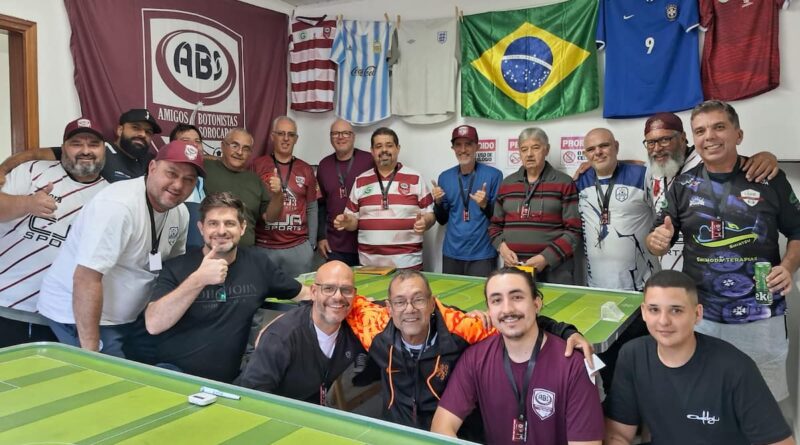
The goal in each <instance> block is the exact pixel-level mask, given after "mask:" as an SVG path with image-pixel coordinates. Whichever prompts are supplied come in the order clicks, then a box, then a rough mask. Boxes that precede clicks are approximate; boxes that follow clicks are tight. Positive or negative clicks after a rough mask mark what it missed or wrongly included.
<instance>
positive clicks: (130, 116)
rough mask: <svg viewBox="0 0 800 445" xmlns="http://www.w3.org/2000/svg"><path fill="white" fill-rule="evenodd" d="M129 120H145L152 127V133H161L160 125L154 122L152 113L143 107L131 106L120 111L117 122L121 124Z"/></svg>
mask: <svg viewBox="0 0 800 445" xmlns="http://www.w3.org/2000/svg"><path fill="white" fill-rule="evenodd" d="M129 122H147V123H148V124H150V126H151V127H153V133H154V134H158V133H161V127H159V126H158V122H156V120H155V119H154V118H153V115H152V114H150V112H149V111H147V110H145V109H144V108H131V109H130V110H128V111H126V112H124V113H122V116H120V117H119V124H120V125H122V124H127V123H129Z"/></svg>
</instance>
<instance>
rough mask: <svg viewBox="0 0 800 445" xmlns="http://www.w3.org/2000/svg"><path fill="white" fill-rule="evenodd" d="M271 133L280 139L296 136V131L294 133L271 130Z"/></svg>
mask: <svg viewBox="0 0 800 445" xmlns="http://www.w3.org/2000/svg"><path fill="white" fill-rule="evenodd" d="M272 134H274V135H275V136H278V137H279V138H281V139H283V138H289V139H294V138H296V137H297V133H295V132H294V131H273V132H272Z"/></svg>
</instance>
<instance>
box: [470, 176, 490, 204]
mask: <svg viewBox="0 0 800 445" xmlns="http://www.w3.org/2000/svg"><path fill="white" fill-rule="evenodd" d="M469 197H470V199H472V200H473V201H475V202H476V203H477V204H478V207H480V208H482V209H485V208H486V204H488V203H489V198H488V197H487V196H486V183H485V182H484V183H483V186H481V189H480V190H478V191H477V192H475V193H470V195H469Z"/></svg>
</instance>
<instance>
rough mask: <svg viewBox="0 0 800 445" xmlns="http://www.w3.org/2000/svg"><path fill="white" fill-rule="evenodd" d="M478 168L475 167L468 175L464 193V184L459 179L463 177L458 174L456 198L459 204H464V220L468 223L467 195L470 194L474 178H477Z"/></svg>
mask: <svg viewBox="0 0 800 445" xmlns="http://www.w3.org/2000/svg"><path fill="white" fill-rule="evenodd" d="M477 170H478V166H477V165H476V166H475V170H473V171H472V173H470V174H469V184H468V185H467V191H466V192H464V183H463V182H461V177H462V176H463V175H462V174H461V173H458V175H457V176H458V196H459V198H461V202H462V203H464V219H465V220H467V221H469V194H470V193H472V185H473V184H475V176H477V174H476V173H477Z"/></svg>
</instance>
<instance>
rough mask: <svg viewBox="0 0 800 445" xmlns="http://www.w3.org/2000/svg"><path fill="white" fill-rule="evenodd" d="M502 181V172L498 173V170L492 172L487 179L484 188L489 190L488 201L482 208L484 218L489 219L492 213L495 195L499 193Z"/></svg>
mask: <svg viewBox="0 0 800 445" xmlns="http://www.w3.org/2000/svg"><path fill="white" fill-rule="evenodd" d="M502 182H503V174H502V173H500V171H499V170H496V171H494V172H493V174H492V178H491V180H490V181H489V184H488V186H487V187H486V190H487V191H488V192H489V201H488V203H487V204H486V208H485V209H483V213H484V214H485V215H486V218H487V219H488V220H490V221H491V219H492V215H494V203H495V201H496V200H497V195H498V194H499V193H500V184H501V183H502Z"/></svg>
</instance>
